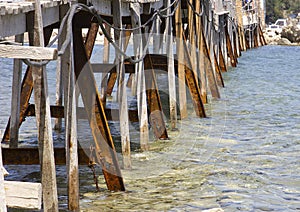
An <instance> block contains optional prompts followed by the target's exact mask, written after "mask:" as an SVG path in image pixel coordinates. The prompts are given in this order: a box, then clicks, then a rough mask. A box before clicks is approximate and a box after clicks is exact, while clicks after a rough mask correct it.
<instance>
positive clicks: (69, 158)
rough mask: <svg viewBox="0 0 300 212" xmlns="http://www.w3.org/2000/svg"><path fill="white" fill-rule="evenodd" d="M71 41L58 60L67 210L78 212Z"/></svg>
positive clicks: (64, 29) (76, 145) (74, 87)
mask: <svg viewBox="0 0 300 212" xmlns="http://www.w3.org/2000/svg"><path fill="white" fill-rule="evenodd" d="M60 27H63V31H62V34H61V38H62V40H65V39H66V35H67V31H66V30H67V29H66V27H65V26H60ZM72 42H73V39H71V44H69V45H68V47H67V48H66V50H65V52H64V54H63V55H62V56H61V58H60V61H61V62H60V66H61V70H63V71H62V72H61V80H62V84H63V90H64V91H63V92H64V117H65V149H66V169H67V183H68V209H69V210H71V211H79V172H78V153H77V149H78V141H77V119H76V118H77V117H76V94H75V90H76V85H75V76H74V59H73V57H72V54H71V49H73V43H72Z"/></svg>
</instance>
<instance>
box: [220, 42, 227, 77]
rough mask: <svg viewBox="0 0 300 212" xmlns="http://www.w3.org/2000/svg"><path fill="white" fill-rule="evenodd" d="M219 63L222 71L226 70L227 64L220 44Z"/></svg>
mask: <svg viewBox="0 0 300 212" xmlns="http://www.w3.org/2000/svg"><path fill="white" fill-rule="evenodd" d="M219 65H220V69H221V71H222V72H227V66H226V63H225V59H224V55H223V52H222V48H221V45H219Z"/></svg>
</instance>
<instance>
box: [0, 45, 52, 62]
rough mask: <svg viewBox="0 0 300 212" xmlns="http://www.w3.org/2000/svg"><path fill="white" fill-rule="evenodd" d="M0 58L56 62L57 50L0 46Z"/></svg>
mask: <svg viewBox="0 0 300 212" xmlns="http://www.w3.org/2000/svg"><path fill="white" fill-rule="evenodd" d="M0 57H4V58H15V59H32V60H56V59H57V49H54V48H46V47H37V46H13V45H3V44H0Z"/></svg>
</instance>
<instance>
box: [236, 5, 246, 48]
mask: <svg viewBox="0 0 300 212" xmlns="http://www.w3.org/2000/svg"><path fill="white" fill-rule="evenodd" d="M235 9H236V16H237V22H238V23H237V26H238V29H237V30H238V35H239V36H240V37H239V40H240V42H241V50H242V51H245V50H246V44H245V35H244V30H243V8H242V1H235Z"/></svg>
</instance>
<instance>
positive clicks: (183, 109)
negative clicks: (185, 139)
mask: <svg viewBox="0 0 300 212" xmlns="http://www.w3.org/2000/svg"><path fill="white" fill-rule="evenodd" d="M178 4H179V5H178V8H177V10H176V12H175V27H176V37H177V38H176V44H177V46H176V52H177V61H178V90H179V107H180V108H179V109H180V118H181V119H184V118H186V117H187V115H188V113H187V98H186V84H185V70H184V66H185V61H184V50H183V42H184V40H183V36H182V33H183V28H182V27H183V26H182V23H181V22H182V17H181V13H182V10H181V2H179V3H178Z"/></svg>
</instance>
